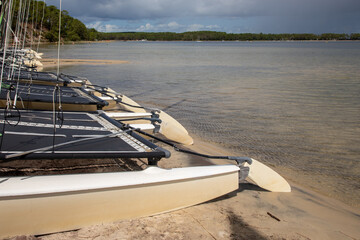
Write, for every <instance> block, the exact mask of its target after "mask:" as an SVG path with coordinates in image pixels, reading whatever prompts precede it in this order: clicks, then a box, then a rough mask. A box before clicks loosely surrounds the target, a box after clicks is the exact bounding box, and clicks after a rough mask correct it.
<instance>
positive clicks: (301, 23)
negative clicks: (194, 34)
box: [45, 0, 360, 34]
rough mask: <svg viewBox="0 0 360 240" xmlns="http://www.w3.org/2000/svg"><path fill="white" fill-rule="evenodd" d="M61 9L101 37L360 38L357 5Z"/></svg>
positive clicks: (191, 0)
mask: <svg viewBox="0 0 360 240" xmlns="http://www.w3.org/2000/svg"><path fill="white" fill-rule="evenodd" d="M45 2H46V4H47V5H55V6H57V7H58V8H59V5H60V0H45ZM61 5H62V6H61V8H62V10H67V11H68V12H69V14H70V16H72V17H75V18H77V19H79V20H81V21H82V22H83V23H84V24H85V25H86V26H87V27H88V28H95V29H96V30H98V31H101V32H186V31H220V32H227V33H260V32H262V33H315V34H321V33H330V32H331V33H360V0H62V2H61Z"/></svg>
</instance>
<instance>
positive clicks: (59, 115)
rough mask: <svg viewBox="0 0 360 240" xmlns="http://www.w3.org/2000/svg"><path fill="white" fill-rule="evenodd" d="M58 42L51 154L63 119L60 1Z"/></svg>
mask: <svg viewBox="0 0 360 240" xmlns="http://www.w3.org/2000/svg"><path fill="white" fill-rule="evenodd" d="M59 8H60V9H59V39H58V40H59V42H58V56H57V58H58V59H57V60H58V62H57V72H56V76H57V77H56V86H55V88H54V92H53V124H54V131H53V133H54V134H53V149H52V151H53V153H54V151H55V138H56V120H57V118H58V117H59V118H60V121H61V125H60V128H61V126H62V122H63V121H64V117H63V115H62V107H61V89H60V87H59V72H60V43H61V38H60V37H61V0H60V7H59ZM56 94H57V95H58V98H59V107H58V108H59V112H58V116H57V114H56V112H57V109H56Z"/></svg>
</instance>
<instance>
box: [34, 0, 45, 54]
mask: <svg viewBox="0 0 360 240" xmlns="http://www.w3.org/2000/svg"><path fill="white" fill-rule="evenodd" d="M45 5H46V4H45V0H43V11H42V18H41V22H40V34H39V41H38V44H37V47H36V52H39V45H40V41H41V34H42V24H43V21H44V16H45Z"/></svg>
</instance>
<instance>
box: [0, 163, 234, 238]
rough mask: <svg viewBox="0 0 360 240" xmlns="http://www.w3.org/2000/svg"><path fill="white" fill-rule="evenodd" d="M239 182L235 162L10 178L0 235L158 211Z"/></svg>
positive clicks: (0, 191)
mask: <svg viewBox="0 0 360 240" xmlns="http://www.w3.org/2000/svg"><path fill="white" fill-rule="evenodd" d="M62 179H63V181H61V180H62ZM1 180H4V179H1V178H0V182H2V181H1ZM12 181H13V182H12ZM99 182H100V183H99ZM102 182H104V186H103V185H102ZM124 182H129V184H124ZM131 182H135V183H134V184H132V183H131ZM117 183H118V184H117ZM81 184H83V185H84V186H83V187H81ZM92 184H94V186H96V187H93V185H92ZM47 185H49V186H47ZM51 185H52V186H51ZM74 185H75V186H74ZM79 185H80V187H78V188H77V186H79ZM16 187H17V189H13V188H16ZM21 187H23V188H24V189H23V190H24V191H25V193H22V190H21ZM32 187H33V189H31V188H32ZM29 188H30V190H29ZM237 188H238V167H236V166H234V165H220V166H208V167H190V168H181V169H170V170H164V169H160V168H157V167H150V168H148V169H146V170H144V171H141V172H126V173H124V172H122V173H103V174H82V175H64V176H38V177H32V178H25V179H24V178H23V180H21V179H17V178H15V179H7V180H6V181H3V182H2V183H1V184H0V238H1V237H11V236H15V235H29V234H31V235H37V234H45V233H52V232H59V231H66V230H72V229H78V228H81V227H84V226H87V225H91V224H100V223H105V222H112V221H117V220H121V219H130V218H136V217H142V216H149V215H154V214H159V213H163V212H168V211H172V210H176V209H180V208H184V207H188V206H191V205H195V204H199V203H202V202H205V201H208V200H211V199H214V198H216V197H219V196H221V195H224V194H227V193H229V192H232V191H234V190H236V189H237ZM37 189H38V190H37ZM57 190H59V191H57Z"/></svg>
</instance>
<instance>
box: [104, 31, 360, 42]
mask: <svg viewBox="0 0 360 240" xmlns="http://www.w3.org/2000/svg"><path fill="white" fill-rule="evenodd" d="M98 37H99V39H101V40H123V41H128V40H129V41H131V40H142V39H146V40H149V41H222V40H224V41H291V40H360V34H359V33H353V34H350V35H349V34H336V33H324V34H320V35H316V34H311V33H292V34H288V33H283V34H264V33H225V32H212V31H198V32H184V33H173V32H158V33H147V32H113V33H100V34H99V36H98Z"/></svg>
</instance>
